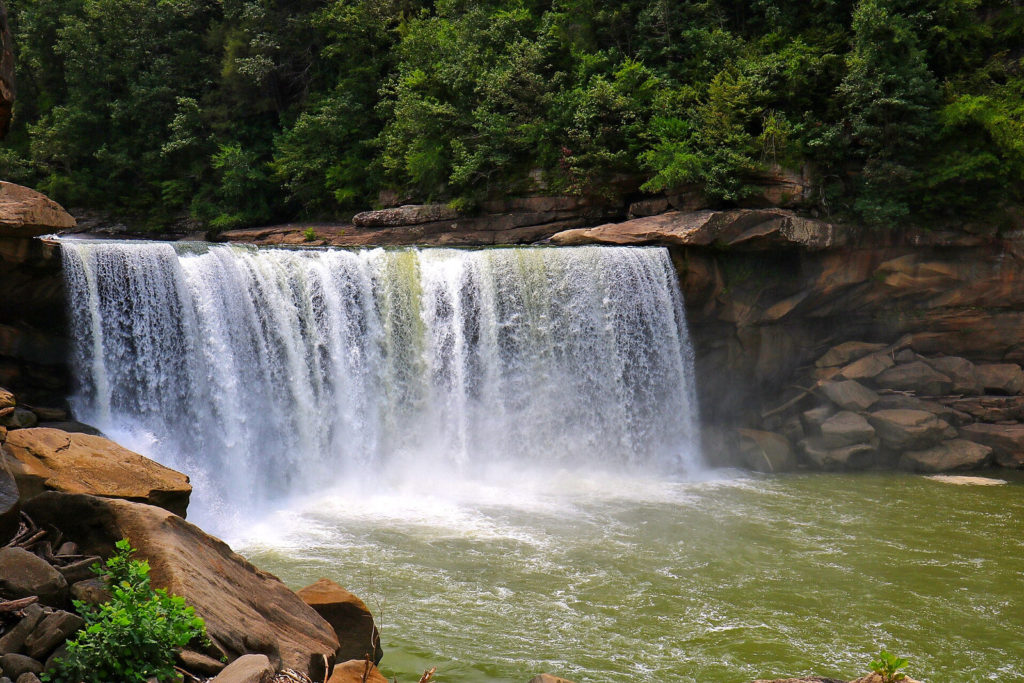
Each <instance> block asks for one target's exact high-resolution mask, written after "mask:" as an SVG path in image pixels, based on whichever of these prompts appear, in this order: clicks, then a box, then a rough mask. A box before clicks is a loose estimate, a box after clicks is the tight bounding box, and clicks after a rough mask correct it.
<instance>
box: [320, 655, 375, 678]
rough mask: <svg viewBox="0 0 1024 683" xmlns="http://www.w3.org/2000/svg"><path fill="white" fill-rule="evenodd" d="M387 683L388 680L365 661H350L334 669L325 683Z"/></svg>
mask: <svg viewBox="0 0 1024 683" xmlns="http://www.w3.org/2000/svg"><path fill="white" fill-rule="evenodd" d="M364 682H365V683H388V679H386V678H384V675H383V674H382V673H381V672H380V671H378V670H377V667H375V666H374V665H373V664H371V663H368V662H367V661H366V660H365V659H350V660H348V661H347V662H342V663H341V664H339V665H337V666H336V667H334V671H333V672H331V677H330V678H329V679H328V680H327V683H364Z"/></svg>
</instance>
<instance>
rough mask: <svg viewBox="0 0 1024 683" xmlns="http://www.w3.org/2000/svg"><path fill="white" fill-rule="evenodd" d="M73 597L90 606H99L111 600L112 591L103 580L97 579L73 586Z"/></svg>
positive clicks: (80, 582)
mask: <svg viewBox="0 0 1024 683" xmlns="http://www.w3.org/2000/svg"><path fill="white" fill-rule="evenodd" d="M71 597H73V598H74V599H75V600H81V601H82V602H87V603H89V604H90V605H99V604H101V603H104V602H107V601H108V600H110V591H108V590H107V584H106V583H104V582H103V579H101V578H99V577H97V578H95V579H86V580H84V581H76V582H75V583H73V584H71Z"/></svg>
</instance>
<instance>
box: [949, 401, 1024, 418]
mask: <svg viewBox="0 0 1024 683" xmlns="http://www.w3.org/2000/svg"><path fill="white" fill-rule="evenodd" d="M947 405H948V406H949V408H950V409H951V410H953V411H956V412H959V413H965V414H967V415H969V416H970V417H972V418H973V419H974V420H977V421H978V422H1018V421H1021V420H1024V396H977V397H972V398H962V399H953V400H951V401H949V402H948V403H947Z"/></svg>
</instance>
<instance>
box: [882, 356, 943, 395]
mask: <svg viewBox="0 0 1024 683" xmlns="http://www.w3.org/2000/svg"><path fill="white" fill-rule="evenodd" d="M875 384H877V385H878V386H880V387H882V388H883V389H898V390H900V391H913V392H915V393H917V394H922V395H925V396H942V395H945V394H948V393H949V392H950V391H951V390H952V389H953V381H952V380H951V379H950V378H949V377H947V376H946V375H943V374H942V373H941V372H938V371H936V370H934V369H933V368H932V367H931V366H930V365H928V364H927V363H925V362H923V361H914V362H912V363H907V364H906V365H897V366H895V367H893V368H889V369H888V370H886V371H885V372H883V373H882V374H880V375H878V376H877V377H875Z"/></svg>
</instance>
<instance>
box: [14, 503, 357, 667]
mask: <svg viewBox="0 0 1024 683" xmlns="http://www.w3.org/2000/svg"><path fill="white" fill-rule="evenodd" d="M25 509H26V512H28V514H29V515H31V516H32V518H33V519H34V520H35V521H36V523H37V524H40V525H45V524H53V525H54V526H57V527H58V528H60V529H61V530H62V531H63V532H64V535H65V536H66V537H67V538H70V539H71V540H73V541H75V542H76V543H78V545H79V546H80V547H81V548H82V550H83V552H90V553H95V554H98V555H101V556H108V555H110V554H111V553H112V551H113V547H114V543H115V542H116V541H117V540H118V539H120V538H128V540H129V541H130V542H131V544H132V546H134V547H135V548H137V549H138V554H139V557H140V558H141V559H145V560H148V561H149V564H150V567H151V574H150V576H151V577H152V581H153V585H154V586H155V587H158V588H166V589H167V590H168V591H169V592H170V593H172V594H174V595H180V596H182V597H184V598H185V600H186V601H188V603H189V604H191V605H193V606H194V607H195V609H196V614H197V615H198V616H200V617H202V618H203V620H204V621H205V622H206V629H207V632H208V634H209V637H210V640H211V641H212V642H213V644H214V646H215V648H216V649H217V650H219V651H220V652H221V653H223V654H224V655H225V656H227V657H228V659H233V658H237V657H239V656H241V655H243V654H247V653H262V654H265V655H267V656H268V657H269V658H270V661H271V663H272V664H273V666H274V668H275V669H277V668H281V667H285V668H290V669H295V670H296V671H299V672H302V673H308V674H309V675H310V676H311V677H312V678H313V679H314V680H322V679H323V674H324V673H325V671H324V669H323V662H324V658H325V656H326V657H327V659H328V660H329V662H333V660H334V653H335V652H336V651H337V649H338V646H339V644H338V638H337V636H335V635H334V630H333V629H332V628H331V625H330V624H328V623H327V622H326V621H324V620H323V619H322V618H321V617H320V615H318V614H317V613H316V612H315V611H313V609H312V608H311V607H309V606H308V605H306V604H305V603H304V602H302V600H301V599H300V598H299V597H298V596H297V595H296V594H295V593H293V592H292V591H291V590H289V589H288V588H287V587H286V586H285V585H284V584H283V583H281V582H280V581H279V580H278V579H277V578H276V577H274V576H272V575H270V574H267V573H265V572H262V571H260V570H258V569H256V568H255V567H253V566H252V565H251V564H249V563H248V562H246V561H245V560H244V559H243V558H241V557H240V556H238V555H236V554H235V553H233V552H231V549H230V548H229V547H228V546H227V545H226V544H224V543H223V542H222V541H219V540H218V539H216V538H213V537H212V536H209V535H207V534H205V533H203V531H202V530H201V529H199V528H198V527H195V526H193V525H191V524H189V523H188V522H186V521H185V520H183V519H182V518H180V517H178V516H177V515H174V514H172V513H170V512H168V511H167V510H164V509H162V508H158V507H154V506H151V505H144V504H141V503H134V502H130V501H127V500H118V499H112V498H98V497H95V496H88V495H81V494H67V493H57V492H54V491H48V492H46V493H43V494H41V495H39V496H37V497H36V498H34V499H32V500H31V501H29V502H28V503H27V504H26V506H25ZM221 675H223V674H221Z"/></svg>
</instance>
